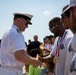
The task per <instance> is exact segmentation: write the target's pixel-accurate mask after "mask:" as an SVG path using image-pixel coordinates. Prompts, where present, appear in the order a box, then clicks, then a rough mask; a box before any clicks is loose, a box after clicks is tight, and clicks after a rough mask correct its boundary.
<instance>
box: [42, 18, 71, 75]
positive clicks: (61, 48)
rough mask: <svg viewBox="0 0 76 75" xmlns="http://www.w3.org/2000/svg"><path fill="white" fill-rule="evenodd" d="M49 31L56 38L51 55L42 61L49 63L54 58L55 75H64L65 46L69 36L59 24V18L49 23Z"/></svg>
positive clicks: (60, 23)
mask: <svg viewBox="0 0 76 75" xmlns="http://www.w3.org/2000/svg"><path fill="white" fill-rule="evenodd" d="M49 29H50V30H51V31H52V32H53V33H54V35H55V36H58V37H57V38H56V39H55V42H54V47H53V50H52V51H51V55H49V56H47V57H46V58H42V61H44V62H45V61H47V62H49V61H51V60H52V58H54V59H53V60H54V62H55V63H56V70H55V73H56V75H64V70H65V61H66V53H67V45H68V42H69V40H70V39H71V36H70V34H69V33H68V31H66V30H65V28H64V26H63V24H62V22H60V18H58V17H55V18H53V19H52V20H51V21H50V22H49Z"/></svg>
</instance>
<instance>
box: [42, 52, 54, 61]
mask: <svg viewBox="0 0 76 75" xmlns="http://www.w3.org/2000/svg"><path fill="white" fill-rule="evenodd" d="M53 58H54V56H53V55H51V54H50V55H48V56H46V57H41V61H42V62H51V61H53Z"/></svg>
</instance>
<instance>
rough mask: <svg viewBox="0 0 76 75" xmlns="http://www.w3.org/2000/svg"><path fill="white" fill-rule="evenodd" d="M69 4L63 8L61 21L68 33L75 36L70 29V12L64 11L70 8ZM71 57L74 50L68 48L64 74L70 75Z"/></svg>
mask: <svg viewBox="0 0 76 75" xmlns="http://www.w3.org/2000/svg"><path fill="white" fill-rule="evenodd" d="M68 6H69V5H66V6H64V7H63V9H62V14H61V21H62V23H63V24H64V27H65V29H66V30H67V31H68V34H69V35H70V36H72V37H73V33H72V32H71V31H70V29H71V21H70V18H69V17H70V13H63V12H64V11H65V10H66V9H67V8H68ZM71 59H72V52H69V50H67V54H66V62H65V71H64V75H69V73H70V71H69V69H70V67H69V66H70V63H71Z"/></svg>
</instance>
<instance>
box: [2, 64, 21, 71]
mask: <svg viewBox="0 0 76 75" xmlns="http://www.w3.org/2000/svg"><path fill="white" fill-rule="evenodd" d="M0 67H1V68H5V69H17V70H22V68H21V67H19V66H5V65H0Z"/></svg>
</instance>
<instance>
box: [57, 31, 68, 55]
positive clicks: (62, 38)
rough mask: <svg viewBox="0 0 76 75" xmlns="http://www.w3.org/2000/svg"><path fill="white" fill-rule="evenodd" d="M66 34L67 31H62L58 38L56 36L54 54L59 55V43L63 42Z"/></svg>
mask: <svg viewBox="0 0 76 75" xmlns="http://www.w3.org/2000/svg"><path fill="white" fill-rule="evenodd" d="M66 34H67V31H65V32H64V34H63V35H62V37H59V38H58V41H57V47H56V56H59V49H60V45H61V44H62V42H63V40H64V38H65V36H66Z"/></svg>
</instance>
